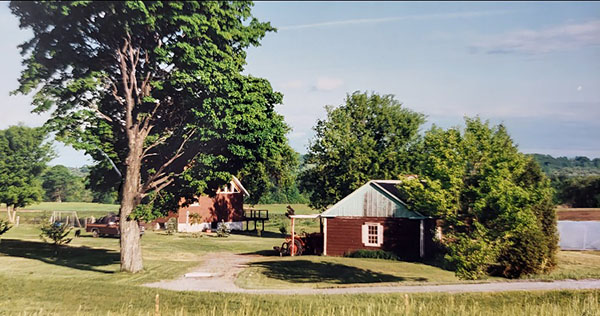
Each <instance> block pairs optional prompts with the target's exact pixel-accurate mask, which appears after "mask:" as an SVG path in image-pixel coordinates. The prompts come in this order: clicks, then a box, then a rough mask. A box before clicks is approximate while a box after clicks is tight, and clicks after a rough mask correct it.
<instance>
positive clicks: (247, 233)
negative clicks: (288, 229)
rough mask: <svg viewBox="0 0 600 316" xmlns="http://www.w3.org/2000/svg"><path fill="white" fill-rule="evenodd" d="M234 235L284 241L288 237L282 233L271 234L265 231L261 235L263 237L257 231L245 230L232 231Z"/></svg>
mask: <svg viewBox="0 0 600 316" xmlns="http://www.w3.org/2000/svg"><path fill="white" fill-rule="evenodd" d="M231 234H232V235H241V236H251V237H259V238H278V239H282V240H283V239H284V238H285V236H286V235H284V234H281V233H275V232H271V231H264V232H262V233H261V235H260V236H259V235H258V232H256V231H252V230H251V231H245V230H233V231H231Z"/></svg>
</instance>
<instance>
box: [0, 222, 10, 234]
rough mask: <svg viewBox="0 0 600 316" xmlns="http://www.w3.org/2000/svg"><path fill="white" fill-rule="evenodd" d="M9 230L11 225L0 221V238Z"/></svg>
mask: <svg viewBox="0 0 600 316" xmlns="http://www.w3.org/2000/svg"><path fill="white" fill-rule="evenodd" d="M11 228H12V225H10V223H9V222H8V221H5V220H3V219H0V237H1V236H2V235H3V234H4V233H6V232H7V231H8V230H9V229H11Z"/></svg>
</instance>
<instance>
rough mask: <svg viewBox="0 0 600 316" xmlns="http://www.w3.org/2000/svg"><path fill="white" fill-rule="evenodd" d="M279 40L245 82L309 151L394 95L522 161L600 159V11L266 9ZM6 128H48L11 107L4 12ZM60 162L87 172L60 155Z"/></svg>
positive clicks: (530, 6)
mask: <svg viewBox="0 0 600 316" xmlns="http://www.w3.org/2000/svg"><path fill="white" fill-rule="evenodd" d="M254 15H255V16H256V17H258V18H259V19H260V20H263V21H270V22H271V23H272V24H273V25H274V26H275V27H277V28H278V29H279V30H278V32H277V33H270V34H268V35H267V36H266V37H265V39H264V40H263V42H262V46H260V47H258V48H251V49H250V50H249V51H248V65H247V67H246V72H247V73H250V74H252V75H255V76H260V77H264V78H267V79H269V80H270V81H271V83H272V84H273V86H274V88H275V89H276V90H278V91H281V92H282V93H283V94H284V102H283V104H281V105H279V106H277V110H278V111H279V112H280V113H281V114H283V115H284V116H285V119H286V121H287V122H288V124H289V125H290V126H291V127H292V128H293V131H292V132H291V133H290V135H289V138H290V143H291V144H292V146H293V147H294V148H295V149H296V150H297V151H299V152H302V153H303V152H305V151H306V146H307V144H308V141H309V139H310V138H311V137H312V135H313V133H312V126H314V124H315V122H316V120H317V119H320V118H324V116H325V111H324V109H323V107H324V105H339V104H342V103H343V100H344V98H345V96H346V94H347V93H351V92H353V91H356V90H361V91H375V92H378V93H384V94H394V95H395V96H396V98H397V99H398V100H400V101H402V102H403V103H404V105H405V106H406V107H408V108H410V109H413V110H415V111H419V112H422V113H424V114H426V115H427V116H428V123H427V125H426V126H425V127H424V128H427V127H428V126H429V125H431V124H433V123H435V124H438V125H441V126H443V127H450V126H454V125H460V124H461V123H462V118H463V116H465V115H469V116H473V115H480V116H481V117H482V118H485V119H490V121H492V122H493V123H501V122H502V123H504V124H505V125H506V126H507V127H508V131H509V132H510V134H511V135H512V136H513V138H514V139H515V141H516V142H517V143H518V144H519V147H520V149H521V150H522V151H524V152H539V153H547V154H551V155H554V156H563V155H564V156H576V155H586V156H589V157H600V137H599V136H600V89H599V88H600V3H593V2H531V3H526V2H507V3H502V2H481V3H476V2H458V3H451V2H439V3H437V2H415V3H412V2H331V3H325V2H295V3H288V2H285V3H284V2H258V3H256V4H255V7H254ZM0 30H1V31H2V32H1V33H0V34H2V35H1V36H2V39H3V40H2V41H1V42H0V51H1V53H2V57H3V58H2V59H1V60H0V67H1V68H2V69H3V71H2V72H1V73H0V101H1V102H0V111H1V112H2V113H3V114H2V116H1V117H0V128H5V127H7V126H9V125H12V124H16V123H17V122H24V123H25V124H27V125H31V126H34V125H40V124H42V123H43V121H44V119H45V118H46V117H45V116H38V115H34V114H29V110H30V109H31V108H30V106H29V101H30V98H28V97H23V96H18V97H15V96H8V92H9V91H10V90H12V89H14V88H15V87H16V85H17V82H16V78H17V76H18V74H19V71H20V69H21V66H20V57H19V55H18V51H17V49H16V45H18V44H19V43H20V42H22V41H23V40H25V39H26V38H27V37H28V36H29V33H28V32H26V31H20V30H19V29H18V24H17V20H16V18H14V17H13V16H11V15H10V12H9V10H8V9H7V4H6V3H2V4H0ZM56 147H57V149H58V151H59V154H60V157H59V158H57V159H55V160H54V163H62V164H66V165H71V166H78V165H82V164H84V163H86V160H85V158H84V157H83V155H81V154H80V153H77V152H75V151H73V150H72V149H68V148H64V147H63V146H59V145H57V146H56Z"/></svg>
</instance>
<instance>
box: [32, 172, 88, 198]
mask: <svg viewBox="0 0 600 316" xmlns="http://www.w3.org/2000/svg"><path fill="white" fill-rule="evenodd" d="M41 179H42V187H43V188H44V190H45V192H46V194H45V200H46V201H53V202H63V201H64V202H91V200H92V198H91V192H89V191H88V190H86V189H85V187H84V182H83V177H81V176H76V175H75V174H73V172H72V171H71V170H70V169H69V168H67V167H65V166H62V165H57V166H53V167H51V168H50V169H48V170H46V172H44V173H43V174H42V176H41Z"/></svg>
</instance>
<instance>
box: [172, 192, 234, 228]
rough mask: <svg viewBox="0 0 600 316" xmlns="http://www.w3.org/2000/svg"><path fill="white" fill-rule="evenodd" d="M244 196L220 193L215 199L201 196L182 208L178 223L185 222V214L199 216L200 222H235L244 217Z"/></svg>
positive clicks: (179, 212)
mask: <svg viewBox="0 0 600 316" xmlns="http://www.w3.org/2000/svg"><path fill="white" fill-rule="evenodd" d="M243 208H244V196H243V194H242V193H220V194H217V195H216V196H215V197H212V198H211V197H209V196H201V197H200V198H198V202H197V203H194V204H193V205H190V206H187V207H182V208H180V209H179V211H178V212H177V213H178V215H179V216H178V221H177V222H178V223H186V222H187V214H188V212H189V214H200V216H201V217H202V220H201V222H204V223H212V222H220V221H221V220H223V221H225V222H236V221H241V220H242V218H243V217H244V209H243Z"/></svg>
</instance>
